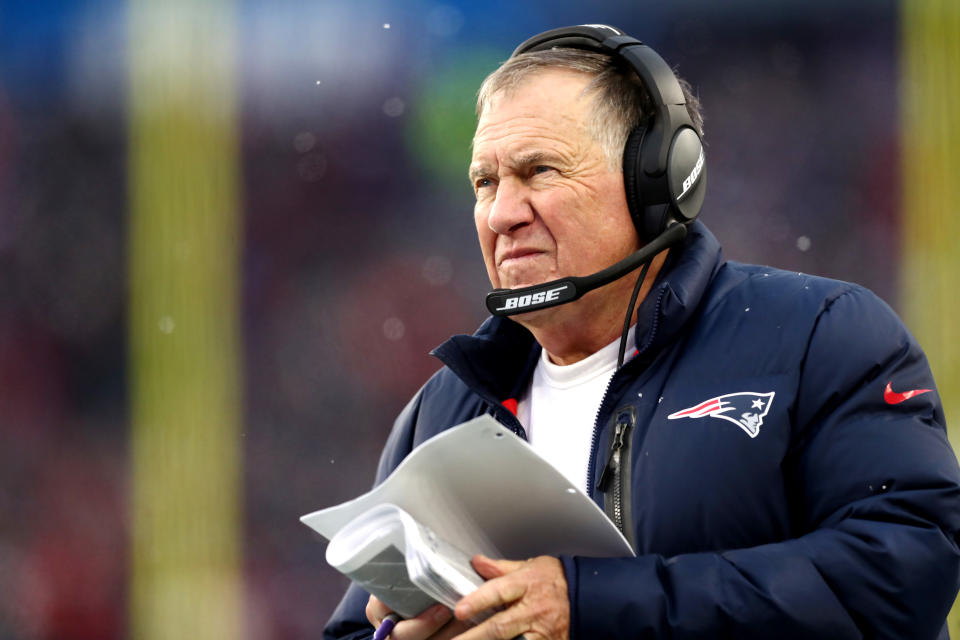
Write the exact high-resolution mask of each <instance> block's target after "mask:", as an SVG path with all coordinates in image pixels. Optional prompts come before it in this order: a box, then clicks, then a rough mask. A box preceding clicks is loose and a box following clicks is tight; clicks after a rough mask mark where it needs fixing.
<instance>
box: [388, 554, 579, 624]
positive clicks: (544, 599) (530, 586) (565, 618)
mask: <svg viewBox="0 0 960 640" xmlns="http://www.w3.org/2000/svg"><path fill="white" fill-rule="evenodd" d="M473 568H474V569H476V570H477V573H479V574H480V575H481V576H483V577H484V578H486V579H487V582H485V583H483V584H482V585H480V587H478V588H477V590H476V591H474V592H473V593H471V594H470V595H468V596H466V597H465V598H463V599H462V600H460V602H458V603H457V607H456V609H454V615H455V616H456V617H457V619H458V620H468V619H469V618H471V617H472V616H474V615H476V614H478V613H480V612H481V611H484V610H486V609H491V608H496V607H503V608H504V609H503V611H499V612H497V613H496V614H494V615H493V616H491V617H490V618H488V619H487V620H484V621H483V622H482V623H480V624H479V625H477V626H476V627H474V628H472V629H469V630H468V631H466V632H465V633H464V634H462V635H459V636H457V637H456V640H512V639H513V638H516V637H517V636H521V635H522V636H523V637H524V638H525V639H526V640H568V638H569V637H570V602H569V600H568V596H567V579H566V577H565V576H564V574H563V565H561V564H560V561H559V560H557V559H556V558H553V557H550V556H539V557H537V558H533V559H532V560H526V561H523V562H513V561H511V560H491V559H490V558H487V557H486V556H479V555H478V556H474V557H473ZM397 640H400V639H399V638H398V639H397Z"/></svg>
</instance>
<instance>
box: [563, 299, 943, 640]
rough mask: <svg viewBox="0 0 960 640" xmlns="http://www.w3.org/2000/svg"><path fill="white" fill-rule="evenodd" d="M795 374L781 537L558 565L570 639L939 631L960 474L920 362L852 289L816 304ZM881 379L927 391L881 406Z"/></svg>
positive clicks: (875, 303) (892, 321) (909, 342)
mask: <svg viewBox="0 0 960 640" xmlns="http://www.w3.org/2000/svg"><path fill="white" fill-rule="evenodd" d="M800 367H801V373H800V377H799V386H798V390H797V402H796V405H795V406H794V407H793V434H792V443H793V444H792V448H791V451H790V452H789V454H788V455H787V457H786V458H785V459H784V461H783V464H782V470H783V474H784V481H785V482H786V485H787V486H788V487H789V489H790V495H791V496H792V500H793V503H792V504H791V514H792V518H793V521H794V530H795V531H796V533H797V537H795V538H792V539H789V540H784V541H782V542H779V543H774V544H768V545H764V546H759V547H753V548H746V549H734V550H728V551H722V552H715V553H696V554H687V555H678V556H674V557H663V556H657V555H645V556H640V557H637V558H629V559H627V558H613V559H597V558H583V557H572V558H570V557H565V558H561V560H562V561H563V565H564V570H565V572H566V576H567V581H568V585H569V595H570V602H571V616H572V619H571V638H572V639H575V640H588V639H589V640H598V639H602V638H677V639H679V638H711V639H714V638H737V639H744V638H772V637H776V638H833V639H837V640H842V639H847V638H913V639H918V640H923V639H933V638H938V637H941V638H945V637H946V630H945V627H944V621H945V618H946V614H947V612H948V610H949V609H950V606H951V605H952V604H953V600H954V597H955V595H956V594H957V589H958V586H960V582H958V576H960V552H958V546H957V543H958V538H960V535H958V530H960V470H958V466H957V461H956V457H955V455H954V452H953V450H952V448H951V447H950V444H949V443H948V441H947V438H946V432H945V424H944V416H943V409H942V407H941V404H940V401H939V397H938V393H937V392H936V388H935V385H934V383H933V378H932V375H931V373H930V370H929V367H928V365H927V362H926V358H925V357H924V355H923V353H922V352H921V350H920V348H919V347H918V346H917V344H916V342H915V341H914V340H913V338H912V337H911V336H910V335H909V333H908V332H907V330H906V328H905V327H904V326H903V324H902V323H901V322H900V321H899V319H898V318H897V317H896V315H895V314H894V313H893V312H892V311H891V310H890V309H889V307H887V306H886V305H885V304H884V303H883V302H881V301H880V300H879V299H877V298H876V297H875V296H873V295H872V294H871V293H869V292H867V291H866V290H863V289H860V288H855V289H852V290H850V291H848V292H847V293H845V294H843V295H840V296H839V297H838V298H837V299H835V300H834V301H833V302H832V304H829V305H825V308H824V310H823V311H821V313H820V316H819V318H818V321H817V323H816V325H815V328H814V330H813V333H812V335H811V336H810V340H809V343H808V347H807V350H806V355H805V357H804V361H803V362H802V363H800ZM888 383H892V390H893V391H894V392H898V391H900V392H902V391H905V390H914V389H916V390H921V389H929V390H930V391H928V392H925V393H920V394H918V395H915V396H913V397H910V398H909V399H907V400H905V401H902V402H899V403H896V404H890V403H888V402H887V401H885V399H884V391H885V389H887V387H888ZM888 397H889V399H890V401H892V402H896V401H897V400H898V399H899V398H897V397H895V396H888Z"/></svg>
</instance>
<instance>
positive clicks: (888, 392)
mask: <svg viewBox="0 0 960 640" xmlns="http://www.w3.org/2000/svg"><path fill="white" fill-rule="evenodd" d="M891 382H892V381H891ZM891 382H888V383H887V388H886V389H884V390H883V399H884V400H886V401H887V404H900V403H901V402H903V401H905V400H909V399H910V398H912V397H913V396H919V395H920V394H922V393H930V392H931V391H933V389H913V390H912V391H904V392H902V393H897V392H896V391H894V390H893V388H892V387H891V386H890V385H891Z"/></svg>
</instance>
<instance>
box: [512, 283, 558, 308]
mask: <svg viewBox="0 0 960 640" xmlns="http://www.w3.org/2000/svg"><path fill="white" fill-rule="evenodd" d="M568 286H570V285H566V284H565V285H563V286H562V287H556V288H555V289H547V290H546V291H537V292H536V293H527V294H524V295H522V296H514V297H512V298H507V299H506V300H504V303H503V306H502V307H499V308H498V309H497V311H506V310H508V309H523V308H524V307H529V306H532V305H535V304H542V303H544V302H553V301H554V300H556V299H557V298H559V297H560V292H561V291H563V290H564V289H566V288H567V287H568Z"/></svg>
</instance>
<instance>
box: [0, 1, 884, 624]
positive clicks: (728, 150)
mask: <svg viewBox="0 0 960 640" xmlns="http://www.w3.org/2000/svg"><path fill="white" fill-rule="evenodd" d="M306 4H308V3H293V2H278V3H267V2H253V1H250V2H246V3H240V5H239V7H238V11H239V12H240V20H239V28H238V40H239V47H238V50H239V51H240V56H241V57H240V60H239V63H238V66H237V69H238V76H239V77H238V84H239V86H240V87H241V91H240V94H239V95H238V97H237V98H238V101H239V102H238V108H239V112H240V114H241V116H240V117H241V131H240V135H241V141H240V142H241V144H240V149H241V154H242V157H241V158H240V159H239V162H240V165H241V167H242V174H243V185H242V203H243V205H242V206H243V212H242V214H243V215H242V219H243V225H244V226H243V238H244V240H243V244H244V248H243V260H242V273H241V274H240V277H241V282H242V327H243V354H242V359H243V361H244V363H245V364H244V372H243V379H244V385H245V386H244V390H243V391H244V407H243V409H244V423H243V426H242V428H241V431H242V435H243V452H244V461H243V469H242V473H243V486H244V491H245V497H244V505H243V510H244V513H245V516H244V518H245V520H244V529H243V532H242V539H243V544H244V567H243V569H244V575H245V594H246V595H245V598H246V604H247V625H248V629H249V635H250V637H254V638H264V639H268V638H275V639H286V638H302V637H318V636H319V632H320V629H321V628H322V625H323V623H324V621H325V620H326V618H327V616H328V615H329V613H330V612H331V611H332V609H333V607H334V606H335V604H336V602H337V600H338V598H339V595H340V594H341V593H342V590H343V588H344V587H345V582H344V580H343V579H342V578H341V577H340V576H339V575H337V574H335V573H334V572H333V571H332V570H330V569H329V568H328V567H327V566H326V563H325V562H324V556H323V552H324V544H323V543H322V541H321V540H320V539H319V538H317V537H315V536H314V535H313V534H312V533H311V532H310V531H309V530H308V529H306V528H305V527H304V526H303V525H301V524H300V523H299V521H298V517H299V516H300V515H302V514H304V513H307V512H309V511H312V510H314V509H317V508H320V507H324V506H329V505H332V504H335V503H337V502H340V501H343V500H345V499H348V498H351V497H354V496H355V495H357V494H359V493H361V492H363V491H365V490H366V489H367V488H369V486H370V483H371V481H372V479H373V473H374V470H375V465H376V459H377V455H378V453H379V450H380V447H381V445H382V443H383V441H384V439H385V437H386V434H387V433H388V431H389V428H390V425H391V422H392V420H393V417H394V416H395V415H396V413H397V412H398V411H399V410H400V409H401V408H402V407H403V405H404V403H405V402H406V401H407V399H409V397H410V396H411V394H412V393H413V392H414V391H415V390H416V389H417V387H418V386H419V385H420V384H422V383H423V382H424V381H425V380H426V378H427V377H429V375H430V374H431V373H432V372H433V371H434V370H435V369H436V367H437V363H436V361H435V360H434V359H433V358H431V357H430V356H429V355H428V352H429V351H430V349H431V348H432V347H434V346H436V345H437V344H439V343H440V342H441V341H442V340H443V339H445V338H446V337H447V336H448V335H450V334H452V333H458V332H470V331H472V330H473V329H474V328H475V327H476V326H477V325H478V324H479V323H480V322H482V320H483V318H484V310H483V303H482V297H483V294H484V293H485V291H486V287H487V283H486V277H485V274H484V271H483V267H482V264H481V261H480V257H479V251H478V249H477V246H476V240H475V236H474V231H473V224H472V216H471V208H472V193H471V192H470V188H469V184H468V182H467V180H466V177H465V169H466V162H467V159H468V158H469V143H470V133H471V131H472V120H471V118H472V113H471V110H472V102H473V98H474V96H473V93H472V91H474V90H475V87H476V85H477V84H478V83H479V81H480V80H481V79H482V77H483V74H484V73H486V72H488V71H490V70H492V69H493V67H494V66H495V65H496V63H497V62H499V61H500V60H502V59H504V58H506V57H507V56H508V55H509V53H510V51H511V50H512V47H513V46H514V45H515V44H517V43H519V42H520V41H522V40H523V39H524V38H526V37H527V36H529V35H532V34H534V33H536V32H539V31H542V30H545V29H547V28H552V27H556V26H564V25H567V24H576V23H580V22H609V23H611V24H615V25H617V26H619V27H621V28H623V29H625V30H626V31H627V32H629V33H631V34H633V35H635V36H637V37H640V38H641V39H645V40H646V41H647V42H649V43H650V44H652V45H653V46H654V47H655V48H657V49H658V50H659V51H660V52H661V54H662V55H663V56H664V57H665V58H666V59H667V60H668V61H669V62H671V63H672V64H674V65H676V66H677V68H678V70H679V72H680V73H681V74H682V75H683V76H685V77H686V78H687V79H689V80H690V82H691V83H692V85H693V86H694V88H695V90H696V91H697V92H698V94H699V96H700V98H701V100H702V102H703V104H704V108H705V112H706V141H707V145H708V146H707V154H708V166H709V177H708V180H709V189H708V196H707V202H706V205H705V208H704V214H703V219H704V221H705V222H706V223H707V224H708V225H709V226H710V227H711V228H712V229H713V230H714V232H715V233H716V234H717V235H718V236H719V237H720V240H721V242H722V243H723V244H724V246H725V252H726V256H727V257H728V258H729V259H735V260H743V261H750V262H762V263H767V264H772V265H774V266H778V267H783V268H788V269H796V270H800V271H807V272H812V273H817V274H820V275H827V276H832V277H838V278H842V279H849V280H854V281H857V282H860V283H862V284H865V285H866V286H868V287H870V288H872V289H873V290H875V291H876V292H877V293H879V294H880V295H881V296H882V297H884V298H885V299H886V300H888V301H889V302H891V303H892V304H894V306H895V307H896V302H897V301H896V299H895V297H894V296H895V293H896V284H897V276H898V274H897V265H896V259H897V246H898V238H897V215H898V197H899V196H898V187H897V182H898V149H897V146H898V143H897V139H898V129H897V118H898V115H897V99H896V96H897V48H896V47H897V42H896V29H897V15H896V7H895V5H894V3H893V2H892V1H889V2H888V1H884V2H877V3H869V5H870V6H869V7H862V6H860V7H859V8H856V7H855V5H862V4H865V3H853V2H842V1H841V2H831V3H827V2H822V3H821V2H814V3H792V2H787V3H783V6H782V7H781V9H780V10H774V9H771V8H769V7H768V3H766V2H762V1H761V0H756V1H755V2H751V1H748V0H740V1H739V2H735V3H732V5H733V6H732V8H727V9H726V10H721V9H718V8H712V9H710V8H708V6H707V5H710V4H711V3H709V2H706V1H704V2H695V1H693V0H687V1H685V2H681V3H674V4H672V5H670V6H669V7H667V6H664V3H652V5H653V8H651V9H650V11H649V12H648V13H646V14H642V13H641V12H640V11H638V10H637V9H636V6H635V3H628V2H610V3H607V4H606V5H602V6H601V8H598V9H595V10H590V9H585V8H583V7H582V6H580V5H581V3H577V2H573V1H569V2H559V3H555V2H552V3H549V10H548V6H547V3H507V2H495V3H493V5H491V4H490V3H484V5H483V6H482V7H481V6H474V4H472V3H467V2H446V3H438V2H428V1H426V0H423V1H419V0H416V1H415V0H411V1H410V2H409V3H388V2H376V3H373V4H372V5H371V6H372V7H373V9H365V10H363V11H361V10H359V9H352V8H351V7H352V5H351V4H350V3H347V2H330V3H313V4H318V5H325V6H323V7H310V8H308V7H306V6H304V5H306ZM512 4H519V5H523V7H522V8H518V7H513V6H512ZM775 4H776V3H775ZM21 5H22V6H21ZM327 5H328V6H327ZM398 5H400V7H401V8H398ZM407 5H409V6H407ZM814 6H815V7H814ZM374 9H376V10H374ZM122 10H123V6H122V5H121V4H119V3H116V2H78V3H70V2H54V1H52V0H44V1H42V2H37V3H12V2H0V265H2V273H3V275H2V277H0V438H2V445H0V593H2V594H3V595H4V597H2V598H0V640H7V639H18V640H20V639H54V638H56V639H86V638H90V639H93V638H97V639H106V640H109V639H111V638H122V637H126V636H127V634H128V632H127V628H128V627H127V624H128V621H127V615H128V614H127V611H126V605H125V601H126V598H127V595H126V594H127V585H128V580H129V576H128V564H127V549H128V548H129V535H130V521H129V505H128V500H129V493H128V489H129V486H128V481H129V475H130V474H129V472H130V470H129V458H128V438H129V417H128V401H129V398H128V390H127V380H128V371H127V368H128V354H127V343H126V340H127V337H126V335H127V334H126V325H125V322H126V314H127V312H126V305H127V302H128V299H127V289H128V282H127V275H126V266H127V259H128V256H127V255H126V250H127V245H126V241H125V239H126V233H127V226H126V225H127V216H128V213H127V211H128V200H127V182H126V171H127V169H126V153H127V149H128V140H127V134H126V130H125V120H124V109H125V93H124V76H123V63H122V55H123V47H124V46H126V45H128V44H129V43H125V41H124V36H123V18H122V13H123V11H122ZM695 10H696V11H695ZM498 12H499V13H498ZM693 14H695V15H696V16H697V17H696V18H695V19H694V18H692V17H691V15H693ZM117 56H120V57H121V61H119V62H118V60H117Z"/></svg>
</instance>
